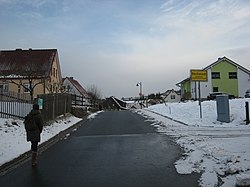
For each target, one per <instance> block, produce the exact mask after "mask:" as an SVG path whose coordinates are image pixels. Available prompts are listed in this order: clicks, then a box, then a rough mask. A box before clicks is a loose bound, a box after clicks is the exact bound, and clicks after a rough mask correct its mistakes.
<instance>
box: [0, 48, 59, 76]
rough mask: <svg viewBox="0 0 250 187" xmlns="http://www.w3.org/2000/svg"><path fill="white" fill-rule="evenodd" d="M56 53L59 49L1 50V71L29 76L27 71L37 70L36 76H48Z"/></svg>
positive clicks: (4, 74)
mask: <svg viewBox="0 0 250 187" xmlns="http://www.w3.org/2000/svg"><path fill="white" fill-rule="evenodd" d="M56 55H57V49H36V50H33V49H29V50H22V49H16V50H9V51H0V73H1V75H2V76H8V75H19V76H27V72H29V73H33V75H34V72H35V75H36V76H42V77H48V76H49V73H50V71H51V68H52V63H53V60H54V58H55V57H56ZM31 71H32V72H31Z"/></svg>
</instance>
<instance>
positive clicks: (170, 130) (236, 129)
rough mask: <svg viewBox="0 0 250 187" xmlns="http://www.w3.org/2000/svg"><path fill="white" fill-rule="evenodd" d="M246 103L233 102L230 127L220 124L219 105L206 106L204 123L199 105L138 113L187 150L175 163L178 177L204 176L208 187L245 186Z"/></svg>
mask: <svg viewBox="0 0 250 187" xmlns="http://www.w3.org/2000/svg"><path fill="white" fill-rule="evenodd" d="M246 101H248V102H250V99H234V100H230V120H231V122H230V123H221V122H219V121H217V109H216V102H215V101H204V102H202V119H201V118H200V108H199V105H198V102H187V103H168V104H166V105H165V104H159V105H154V106H150V107H149V108H148V109H144V110H138V111H137V112H138V113H140V114H141V115H143V116H145V117H146V118H148V120H150V121H152V125H154V126H155V127H157V129H158V131H159V132H161V133H164V134H167V135H170V136H172V137H174V139H175V140H176V142H177V143H178V144H179V145H180V146H181V147H182V148H183V150H184V151H185V153H184V154H183V156H182V158H180V159H179V160H178V161H176V163H175V167H176V170H177V172H178V173H180V174H188V173H192V172H199V173H201V174H202V175H201V179H200V181H199V182H200V185H201V186H204V187H210V186H222V187H231V186H232V187H233V186H235V185H236V183H237V184H239V185H242V186H244V185H243V184H246V185H250V147H249V143H250V125H245V121H244V120H245V119H246V114H245V102H246ZM159 114H160V115H159ZM169 118H170V119H169ZM171 119H173V120H171ZM177 121H179V122H181V123H178V122H177Z"/></svg>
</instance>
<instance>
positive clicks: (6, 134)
mask: <svg viewBox="0 0 250 187" xmlns="http://www.w3.org/2000/svg"><path fill="white" fill-rule="evenodd" d="M80 120H81V119H80V118H76V117H74V116H71V117H66V118H61V119H58V120H56V121H55V122H54V123H53V124H50V125H47V126H45V127H44V129H43V132H42V136H41V142H40V143H43V142H45V141H47V140H49V139H50V138H52V137H54V136H55V135H57V134H58V133H59V132H61V131H63V130H65V129H67V128H69V127H70V126H72V125H74V124H76V123H77V122H79V121H80ZM29 150H30V142H27V141H26V132H25V129H24V124H23V121H22V120H14V119H4V118H0V165H3V164H4V163H6V162H9V161H11V160H12V159H14V158H17V157H18V156H20V155H21V154H23V153H25V152H27V151H29Z"/></svg>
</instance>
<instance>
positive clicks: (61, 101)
mask: <svg viewBox="0 0 250 187" xmlns="http://www.w3.org/2000/svg"><path fill="white" fill-rule="evenodd" d="M38 98H40V99H42V100H43V108H42V110H41V111H42V116H43V118H44V120H45V121H49V120H53V119H55V117H57V116H60V115H63V114H66V113H70V112H71V105H72V99H71V95H70V94H65V93H57V94H43V95H38Z"/></svg>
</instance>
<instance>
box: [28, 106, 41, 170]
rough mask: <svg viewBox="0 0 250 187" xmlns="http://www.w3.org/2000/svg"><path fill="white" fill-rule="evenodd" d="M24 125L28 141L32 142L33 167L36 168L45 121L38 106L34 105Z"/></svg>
mask: <svg viewBox="0 0 250 187" xmlns="http://www.w3.org/2000/svg"><path fill="white" fill-rule="evenodd" d="M24 125H25V130H26V135H27V136H26V138H27V141H28V142H31V154H32V155H31V158H32V159H31V163H32V166H36V165H37V150H38V142H40V141H41V136H40V135H41V133H42V130H43V119H42V115H41V112H40V110H39V105H38V104H33V109H32V110H31V111H30V113H29V114H28V115H27V116H26V117H25V120H24Z"/></svg>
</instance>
